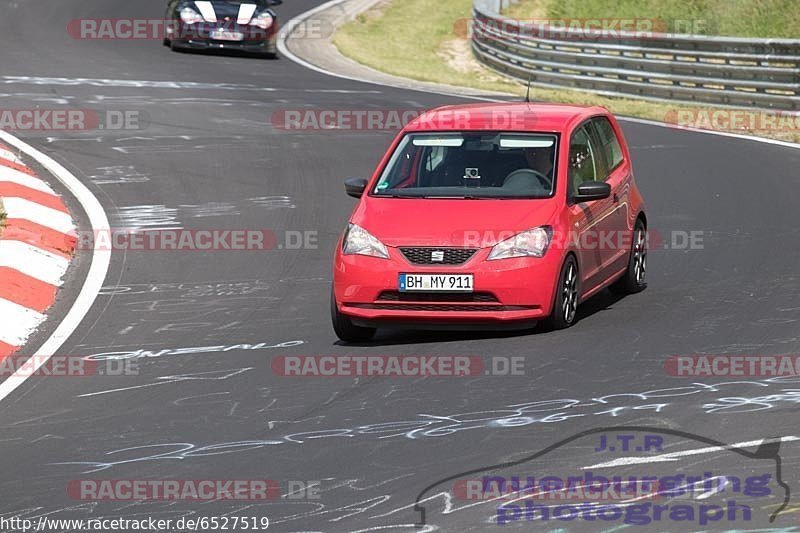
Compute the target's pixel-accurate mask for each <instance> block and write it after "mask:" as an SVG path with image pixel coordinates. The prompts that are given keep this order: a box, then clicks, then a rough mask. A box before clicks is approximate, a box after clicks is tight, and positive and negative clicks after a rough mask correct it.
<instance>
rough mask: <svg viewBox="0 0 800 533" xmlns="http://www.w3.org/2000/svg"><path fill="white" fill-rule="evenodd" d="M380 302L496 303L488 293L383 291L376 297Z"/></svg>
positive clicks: (492, 295)
mask: <svg viewBox="0 0 800 533" xmlns="http://www.w3.org/2000/svg"><path fill="white" fill-rule="evenodd" d="M378 300H379V301H381V302H445V303H448V302H466V303H498V300H497V298H496V297H495V295H494V294H491V293H489V292H472V293H425V292H415V293H410V292H398V291H384V292H382V293H381V294H380V295H379V296H378Z"/></svg>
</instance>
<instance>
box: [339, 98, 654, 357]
mask: <svg viewBox="0 0 800 533" xmlns="http://www.w3.org/2000/svg"><path fill="white" fill-rule="evenodd" d="M345 189H346V191H347V194H349V195H350V196H353V197H355V198H360V200H359V202H358V205H356V208H355V209H354V211H353V213H352V215H351V216H350V222H349V224H348V226H347V229H346V230H345V232H344V234H343V235H342V237H341V239H340V240H339V243H338V245H337V247H336V256H335V259H334V267H333V291H332V295H331V315H332V320H333V328H334V330H335V332H336V335H337V336H338V337H339V338H340V339H341V340H343V341H348V342H355V341H363V340H368V339H370V338H371V337H372V336H373V335H374V333H375V331H376V328H378V327H383V326H392V327H411V328H423V329H429V328H471V327H475V328H485V327H491V328H528V327H532V326H533V325H535V324H536V323H537V322H539V321H545V322H546V323H547V326H548V327H549V328H551V329H561V328H566V327H569V326H571V325H572V324H573V323H574V322H575V318H576V311H577V307H578V305H579V304H580V303H581V302H582V301H584V300H586V299H587V298H589V297H590V296H592V295H594V294H595V293H597V292H599V291H600V290H602V289H604V288H605V287H610V288H611V289H612V290H615V291H618V292H624V293H634V292H638V291H641V290H642V289H644V288H645V286H646V278H645V277H646V272H647V239H646V228H647V218H646V216H645V208H644V200H643V199H642V196H641V194H640V193H639V190H638V188H637V186H636V182H635V181H634V178H633V171H632V167H631V160H630V153H629V152H628V146H627V144H626V142H625V138H624V137H623V135H622V131H621V130H620V128H619V125H618V124H617V122H616V120H615V119H614V117H613V116H612V115H611V114H610V113H609V111H608V110H606V109H604V108H602V107H580V106H571V105H556V104H529V103H512V104H476V105H467V106H450V107H442V108H439V109H435V110H433V111H429V112H427V113H425V114H423V115H421V116H420V117H418V118H417V119H415V120H414V121H413V122H411V123H410V124H408V125H407V126H406V127H405V128H404V129H403V131H401V132H400V134H399V135H398V136H397V138H396V139H395V140H394V142H393V143H392V145H391V147H390V148H389V150H388V152H387V153H386V155H385V156H384V157H383V160H382V161H381V162H380V164H379V165H378V168H377V169H376V171H375V173H374V174H373V176H372V178H371V179H369V180H365V179H351V180H347V181H346V182H345Z"/></svg>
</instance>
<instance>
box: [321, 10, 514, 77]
mask: <svg viewBox="0 0 800 533" xmlns="http://www.w3.org/2000/svg"><path fill="white" fill-rule="evenodd" d="M471 9H472V1H471V0H443V1H439V2H436V3H435V4H433V3H431V0H405V1H392V2H389V3H388V5H387V4H379V5H378V7H376V8H373V9H372V10H370V11H367V12H366V13H362V14H361V15H359V16H358V17H357V18H356V19H355V20H353V21H352V22H350V23H348V24H346V25H345V26H343V27H342V28H341V29H340V30H339V31H338V32H337V33H336V35H335V36H334V44H336V46H337V47H338V48H339V50H340V51H341V52H342V53H343V54H344V55H346V56H349V57H351V58H353V59H355V60H356V61H358V62H360V63H363V64H364V65H367V66H369V67H372V68H375V69H377V70H380V71H383V72H387V73H389V74H394V75H396V76H403V77H408V78H414V79H417V80H422V81H430V82H440V83H441V82H442V81H443V80H446V81H445V83H449V84H451V85H458V86H462V87H472V88H477V89H487V90H494V91H500V92H513V91H516V90H518V87H517V86H518V84H516V83H514V82H513V81H510V80H507V79H504V78H502V77H501V76H496V75H491V74H490V73H488V72H486V71H483V72H480V73H471V72H466V71H464V72H461V71H459V70H456V69H454V68H452V67H450V66H448V65H447V62H446V60H444V59H443V58H441V57H440V55H441V53H442V47H443V43H444V42H446V41H449V40H451V39H453V38H454V37H455V35H454V31H453V27H454V24H455V23H456V22H457V21H458V20H459V19H465V18H467V17H469V16H470V12H471Z"/></svg>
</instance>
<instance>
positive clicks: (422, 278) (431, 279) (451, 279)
mask: <svg viewBox="0 0 800 533" xmlns="http://www.w3.org/2000/svg"><path fill="white" fill-rule="evenodd" d="M472 281H473V280H472V274H400V292H472V286H473V283H472Z"/></svg>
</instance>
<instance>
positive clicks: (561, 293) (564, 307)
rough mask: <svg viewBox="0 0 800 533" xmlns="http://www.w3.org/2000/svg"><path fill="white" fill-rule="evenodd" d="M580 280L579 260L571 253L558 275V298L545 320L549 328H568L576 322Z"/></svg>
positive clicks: (546, 326)
mask: <svg viewBox="0 0 800 533" xmlns="http://www.w3.org/2000/svg"><path fill="white" fill-rule="evenodd" d="M579 286H580V284H579V282H578V262H577V261H575V257H573V256H571V255H569V256H567V260H566V261H564V266H562V267H561V274H560V275H559V277H558V288H557V289H556V298H555V301H554V302H553V312H552V313H551V314H550V316H549V317H547V319H546V320H545V321H544V326H545V328H546V329H548V330H559V329H566V328H568V327H570V326H571V325H572V324H574V323H575V318H576V317H577V315H578V302H579V300H580V291H579Z"/></svg>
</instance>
